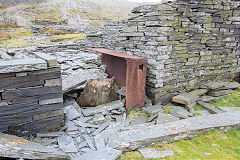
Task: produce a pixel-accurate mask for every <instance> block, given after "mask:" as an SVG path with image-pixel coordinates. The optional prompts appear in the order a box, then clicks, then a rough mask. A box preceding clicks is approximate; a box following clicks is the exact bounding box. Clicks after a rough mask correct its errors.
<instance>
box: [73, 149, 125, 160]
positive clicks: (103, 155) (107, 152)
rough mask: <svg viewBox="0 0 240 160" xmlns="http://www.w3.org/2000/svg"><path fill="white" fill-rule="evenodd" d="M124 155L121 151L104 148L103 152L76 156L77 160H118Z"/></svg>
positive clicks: (90, 152) (91, 152) (98, 151)
mask: <svg viewBox="0 0 240 160" xmlns="http://www.w3.org/2000/svg"><path fill="white" fill-rule="evenodd" d="M121 154H122V152H121V151H119V150H116V149H113V148H110V147H104V148H103V149H101V150H97V151H89V152H87V153H86V154H83V155H79V156H76V157H75V159H83V160H88V159H89V160H105V159H106V160H116V159H117V158H118V157H119V156H120V155H121Z"/></svg>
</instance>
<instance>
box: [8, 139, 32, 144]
mask: <svg viewBox="0 0 240 160" xmlns="http://www.w3.org/2000/svg"><path fill="white" fill-rule="evenodd" d="M8 142H10V143H18V144H26V143H28V141H27V140H25V139H15V140H12V141H8Z"/></svg>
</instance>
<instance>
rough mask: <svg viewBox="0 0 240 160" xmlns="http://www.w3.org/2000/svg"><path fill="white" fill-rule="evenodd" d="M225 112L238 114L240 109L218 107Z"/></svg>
mask: <svg viewBox="0 0 240 160" xmlns="http://www.w3.org/2000/svg"><path fill="white" fill-rule="evenodd" d="M218 108H219V109H221V110H223V111H225V112H240V107H218Z"/></svg>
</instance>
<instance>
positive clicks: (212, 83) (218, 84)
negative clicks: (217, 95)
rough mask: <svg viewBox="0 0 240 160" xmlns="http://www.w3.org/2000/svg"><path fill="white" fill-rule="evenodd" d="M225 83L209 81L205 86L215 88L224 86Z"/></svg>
mask: <svg viewBox="0 0 240 160" xmlns="http://www.w3.org/2000/svg"><path fill="white" fill-rule="evenodd" d="M224 85H225V83H224V82H209V83H207V84H206V85H204V87H206V88H207V89H210V90H214V89H218V88H221V87H224ZM204 87H203V88H204Z"/></svg>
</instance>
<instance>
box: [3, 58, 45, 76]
mask: <svg viewBox="0 0 240 160" xmlns="http://www.w3.org/2000/svg"><path fill="white" fill-rule="evenodd" d="M41 69H47V62H46V61H44V60H42V59H14V60H8V61H0V73H11V72H25V71H36V70H41Z"/></svg>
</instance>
